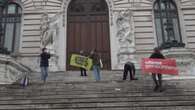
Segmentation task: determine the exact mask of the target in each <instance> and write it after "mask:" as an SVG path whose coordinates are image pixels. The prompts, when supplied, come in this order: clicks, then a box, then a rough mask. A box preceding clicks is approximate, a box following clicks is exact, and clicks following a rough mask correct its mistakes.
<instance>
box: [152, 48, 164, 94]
mask: <svg viewBox="0 0 195 110" xmlns="http://www.w3.org/2000/svg"><path fill="white" fill-rule="evenodd" d="M150 58H154V59H165V57H164V56H163V54H162V53H161V49H160V48H159V47H155V48H154V52H153V53H152V54H151V56H150ZM152 79H153V81H154V83H155V87H154V91H155V92H156V91H159V92H162V91H163V88H162V74H160V73H152Z"/></svg>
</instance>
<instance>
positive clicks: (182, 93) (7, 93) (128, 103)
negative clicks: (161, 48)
mask: <svg viewBox="0 0 195 110" xmlns="http://www.w3.org/2000/svg"><path fill="white" fill-rule="evenodd" d="M194 83H195V80H169V81H164V83H163V85H164V87H165V89H166V90H165V91H164V92H153V90H152V89H153V82H152V80H151V79H150V80H146V79H145V78H144V80H143V79H139V80H137V81H121V80H115V81H98V82H96V81H86V82H80V81H75V82H62V81H49V82H47V83H45V84H43V83H39V82H38V83H37V82H31V84H30V85H29V86H27V87H25V88H21V87H20V86H19V85H18V84H13V85H2V86H1V87H0V110H164V109H165V110H194V109H195V85H194Z"/></svg>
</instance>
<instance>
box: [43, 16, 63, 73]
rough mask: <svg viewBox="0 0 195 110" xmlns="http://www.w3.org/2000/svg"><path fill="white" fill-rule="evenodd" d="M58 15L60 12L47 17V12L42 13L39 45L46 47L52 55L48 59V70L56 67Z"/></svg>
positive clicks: (53, 69) (55, 69)
mask: <svg viewBox="0 0 195 110" xmlns="http://www.w3.org/2000/svg"><path fill="white" fill-rule="evenodd" d="M59 16H61V13H58V14H56V15H55V16H53V17H51V18H49V17H48V14H43V19H42V23H43V24H42V25H41V32H42V34H41V47H46V48H47V49H48V50H49V52H50V54H51V55H52V56H53V57H52V58H51V59H50V70H51V71H57V70H58V67H57V64H58V57H57V49H58V37H59V28H60V27H59V20H60V19H59Z"/></svg>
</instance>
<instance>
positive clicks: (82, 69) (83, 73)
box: [80, 50, 87, 76]
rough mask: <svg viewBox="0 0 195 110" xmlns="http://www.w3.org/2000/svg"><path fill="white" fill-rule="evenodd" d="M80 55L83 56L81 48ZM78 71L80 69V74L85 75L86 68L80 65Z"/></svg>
mask: <svg viewBox="0 0 195 110" xmlns="http://www.w3.org/2000/svg"><path fill="white" fill-rule="evenodd" d="M80 55H82V56H85V54H84V51H83V50H81V51H80ZM80 71H81V76H87V73H86V69H85V68H82V67H81V68H80Z"/></svg>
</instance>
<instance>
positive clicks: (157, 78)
mask: <svg viewBox="0 0 195 110" xmlns="http://www.w3.org/2000/svg"><path fill="white" fill-rule="evenodd" d="M152 79H153V81H154V83H155V85H156V86H158V87H162V74H155V73H152Z"/></svg>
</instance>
